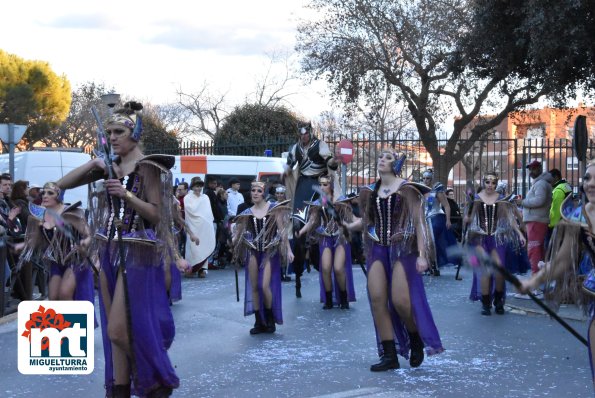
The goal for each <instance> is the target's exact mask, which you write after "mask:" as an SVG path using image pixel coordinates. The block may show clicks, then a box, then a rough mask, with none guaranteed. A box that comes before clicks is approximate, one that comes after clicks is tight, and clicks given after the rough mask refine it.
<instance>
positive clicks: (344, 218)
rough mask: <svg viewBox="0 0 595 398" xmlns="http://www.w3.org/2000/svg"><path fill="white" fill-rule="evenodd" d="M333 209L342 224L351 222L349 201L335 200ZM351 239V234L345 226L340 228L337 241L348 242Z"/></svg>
mask: <svg viewBox="0 0 595 398" xmlns="http://www.w3.org/2000/svg"><path fill="white" fill-rule="evenodd" d="M335 210H336V212H337V216H338V217H339V219H340V220H341V222H342V223H343V224H348V223H351V222H353V208H352V207H351V203H350V202H349V201H338V202H335ZM350 240H351V236H350V233H349V231H348V230H347V228H342V230H341V235H340V237H339V241H340V243H341V244H344V243H348V242H349V241H350Z"/></svg>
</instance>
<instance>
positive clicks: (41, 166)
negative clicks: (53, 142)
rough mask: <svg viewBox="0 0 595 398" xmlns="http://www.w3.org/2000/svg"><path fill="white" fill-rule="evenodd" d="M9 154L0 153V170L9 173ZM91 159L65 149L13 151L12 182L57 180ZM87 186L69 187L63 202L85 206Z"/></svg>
mask: <svg viewBox="0 0 595 398" xmlns="http://www.w3.org/2000/svg"><path fill="white" fill-rule="evenodd" d="M8 157H9V155H8V154H7V153H5V154H1V155H0V172H2V173H9V172H10V171H9V168H10V164H9V158H8ZM89 160H91V156H90V155H88V154H86V153H82V152H75V151H67V150H38V151H28V152H15V154H14V175H13V176H12V179H13V182H16V181H18V180H25V181H29V184H37V185H39V186H43V184H45V183H46V182H48V181H58V180H59V179H60V178H62V177H63V176H64V175H65V174H67V173H68V172H69V171H71V170H73V169H75V168H77V167H79V166H80V165H82V164H84V163H86V162H88V161H89ZM88 196H89V194H88V190H87V186H82V187H78V188H74V189H69V190H67V191H66V193H65V195H64V202H65V203H75V202H77V201H79V200H80V201H81V203H82V207H83V208H86V207H87V198H88Z"/></svg>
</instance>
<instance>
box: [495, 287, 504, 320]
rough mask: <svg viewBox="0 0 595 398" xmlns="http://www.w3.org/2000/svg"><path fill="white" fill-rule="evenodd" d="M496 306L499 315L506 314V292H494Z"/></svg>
mask: <svg viewBox="0 0 595 398" xmlns="http://www.w3.org/2000/svg"><path fill="white" fill-rule="evenodd" d="M494 308H495V312H496V314H498V315H504V292H499V291H497V290H496V293H495V294H494Z"/></svg>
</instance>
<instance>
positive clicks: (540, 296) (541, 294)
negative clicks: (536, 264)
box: [531, 289, 543, 298]
mask: <svg viewBox="0 0 595 398" xmlns="http://www.w3.org/2000/svg"><path fill="white" fill-rule="evenodd" d="M531 293H533V295H534V296H535V297H537V298H543V292H542V291H541V290H539V289H535V290H533V291H532V292H531Z"/></svg>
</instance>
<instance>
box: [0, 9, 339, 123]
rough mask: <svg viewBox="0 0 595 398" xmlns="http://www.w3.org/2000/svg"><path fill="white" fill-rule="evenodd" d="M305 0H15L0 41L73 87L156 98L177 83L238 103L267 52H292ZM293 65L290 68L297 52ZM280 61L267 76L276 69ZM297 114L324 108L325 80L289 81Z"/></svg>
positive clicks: (162, 98) (169, 93) (168, 96)
mask: <svg viewBox="0 0 595 398" xmlns="http://www.w3.org/2000/svg"><path fill="white" fill-rule="evenodd" d="M305 3H306V1H304V0H276V1H274V0H253V1H241V0H218V1H215V2H213V1H182V0H166V1H154V0H149V1H143V2H140V1H129V2H123V1H121V0H120V1H116V0H103V1H80V2H75V1H66V0H53V1H40V0H34V1H26V0H25V1H21V2H14V1H13V2H7V3H5V4H3V6H2V15H3V17H2V23H0V48H1V49H3V50H5V51H7V52H9V53H13V54H16V55H18V56H20V57H22V58H25V59H39V60H44V61H47V62H49V63H50V65H51V67H52V68H53V69H54V70H55V71H56V72H57V73H59V74H65V75H66V76H67V77H68V79H69V80H70V81H71V83H72V84H73V86H76V85H77V84H80V83H83V82H87V81H96V82H100V83H104V84H105V85H106V86H108V87H115V89H116V91H117V92H120V93H123V94H126V95H129V96H134V97H136V98H139V99H141V100H145V101H146V100H148V101H150V102H153V103H155V104H159V103H164V102H171V101H174V100H175V98H176V96H175V92H176V89H178V88H182V90H183V91H185V92H192V91H195V90H197V89H198V88H199V87H201V86H202V85H203V83H204V82H207V83H208V84H209V87H210V88H211V90H213V91H216V92H220V93H227V94H226V95H227V99H228V102H229V105H230V106H233V105H236V104H238V103H241V102H243V100H244V99H245V98H246V96H249V95H250V93H252V92H253V91H254V89H255V86H256V81H257V80H258V79H259V78H260V76H262V75H263V73H264V71H265V70H266V69H267V68H268V65H269V58H268V56H267V54H271V53H273V52H277V53H278V52H283V53H292V52H293V48H294V45H295V32H296V26H297V23H298V19H299V18H307V17H308V15H310V14H308V13H309V12H310V11H308V10H305V9H304V8H303V5H304V4H305ZM291 59H292V61H293V62H292V63H291V64H292V66H293V67H294V68H297V67H298V65H297V59H296V57H295V56H294V57H293V58H291ZM283 72H284V68H282V67H281V66H280V65H279V66H278V67H276V68H275V69H273V73H283ZM291 91H295V92H297V93H298V94H296V95H294V96H292V97H291V98H290V102H291V105H292V107H293V108H294V110H295V111H297V112H298V113H300V114H302V115H303V116H306V117H309V118H314V117H316V116H317V115H318V114H319V113H320V112H321V111H323V110H325V109H328V108H329V107H330V106H329V105H328V103H327V101H326V99H325V98H326V97H325V95H324V91H325V87H324V84H322V83H316V84H314V85H309V84H305V83H303V82H296V83H295V84H294V87H292V88H291Z"/></svg>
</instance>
